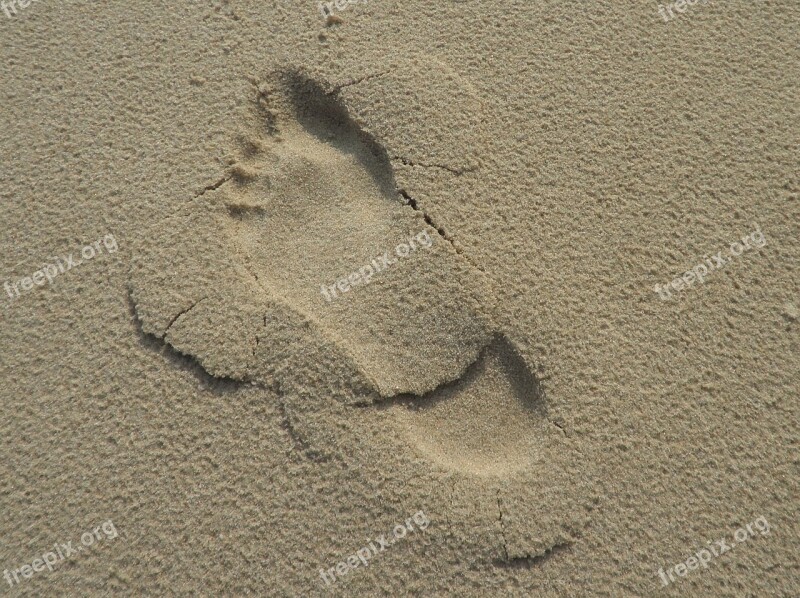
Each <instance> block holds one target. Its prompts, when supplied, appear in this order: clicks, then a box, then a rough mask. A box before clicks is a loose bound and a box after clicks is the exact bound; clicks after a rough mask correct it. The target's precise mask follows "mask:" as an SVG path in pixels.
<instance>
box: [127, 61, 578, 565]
mask: <svg viewBox="0 0 800 598" xmlns="http://www.w3.org/2000/svg"><path fill="white" fill-rule="evenodd" d="M428 62H429V64H428V66H427V67H426V68H427V70H425V69H423V71H424V72H427V76H428V77H430V78H431V82H430V83H429V85H428V86H425V87H424V88H422V89H417V90H416V91H415V93H413V94H411V93H408V94H397V92H396V91H394V90H397V89H409V88H413V87H414V85H415V84H416V82H417V81H416V77H419V73H420V72H421V71H420V67H419V65H414V66H413V68H412V66H411V65H403V64H399V65H395V67H394V68H393V69H389V70H388V71H387V72H383V73H373V74H367V75H364V76H362V77H360V78H357V79H349V80H342V81H338V82H331V81H328V80H327V79H325V77H323V76H321V75H319V74H311V73H309V72H308V71H304V70H293V71H290V72H288V73H286V72H285V73H282V74H280V75H277V76H273V77H271V78H269V79H267V82H266V83H261V84H257V92H256V94H255V95H256V97H257V100H256V102H254V108H253V115H252V116H253V119H252V123H251V124H250V125H249V126H247V127H246V128H245V132H244V133H243V135H242V136H241V139H240V144H239V148H238V150H237V151H238V155H237V158H236V159H235V161H234V163H233V164H232V165H231V168H230V170H229V173H228V174H227V176H226V177H225V178H224V179H222V180H220V181H218V182H217V183H215V184H213V185H209V186H208V187H207V188H206V189H205V190H203V191H202V192H200V193H198V194H197V196H196V197H195V198H194V199H193V201H192V202H191V204H190V205H189V206H187V207H185V208H184V209H183V210H181V211H180V212H179V213H177V214H176V215H174V216H173V217H171V218H169V219H168V220H166V221H164V222H159V223H156V224H155V225H154V227H153V230H152V231H151V234H150V235H148V241H147V243H146V245H145V246H144V247H143V248H142V251H141V252H140V253H139V257H138V258H137V259H136V260H135V262H134V263H133V264H132V267H131V272H130V295H131V299H132V302H133V304H134V307H135V310H136V316H137V319H138V321H139V322H140V324H141V327H142V330H143V331H144V332H145V333H147V334H151V335H154V336H156V337H158V338H161V339H163V341H164V342H166V343H167V344H169V345H170V346H172V347H173V348H174V349H176V350H177V351H179V352H180V353H183V354H184V355H187V356H189V357H191V358H193V359H194V360H196V361H197V362H198V363H199V364H200V365H201V366H202V367H203V368H204V369H205V370H206V371H207V372H208V373H209V374H211V375H212V376H215V377H220V378H231V379H234V380H240V381H250V382H254V383H259V384H263V385H265V386H271V387H272V388H275V389H278V390H279V391H280V394H282V395H284V396H293V397H294V399H293V400H294V401H295V404H294V405H292V404H289V403H287V406H286V411H287V413H288V414H289V416H290V417H292V418H294V420H295V421H294V424H293V425H294V426H295V427H296V428H297V430H299V431H300V432H301V433H303V434H304V435H305V437H306V440H307V441H308V442H309V443H310V444H314V445H317V446H324V445H325V444H326V443H327V444H330V434H331V430H330V427H329V426H328V427H326V424H328V423H329V422H328V421H327V419H326V418H319V417H313V416H308V414H309V413H310V412H309V409H308V408H307V407H305V406H304V405H303V401H304V400H306V399H308V400H311V397H313V396H315V395H326V396H334V397H336V398H337V399H338V400H340V401H341V402H342V403H343V404H344V405H349V406H356V405H357V406H362V407H363V406H369V407H370V408H371V414H370V416H369V417H381V416H383V417H384V419H386V417H387V412H389V418H388V421H390V422H391V425H392V426H393V427H394V429H395V431H396V432H397V436H398V437H404V438H405V439H406V441H407V442H408V445H409V447H410V448H411V450H413V451H416V452H417V453H418V454H422V455H425V456H426V458H427V459H428V460H429V461H430V462H431V463H434V464H436V465H437V466H438V467H441V468H444V469H445V470H448V471H452V472H458V473H460V474H464V475H466V476H473V477H476V478H500V479H503V478H508V477H509V476H512V474H516V473H518V472H521V471H524V470H526V468H527V469H529V470H530V468H531V467H532V466H534V465H535V464H537V463H542V462H544V461H545V460H547V459H548V458H551V457H552V455H553V452H552V451H551V450H550V448H552V446H554V443H557V441H558V439H562V438H563V431H561V430H560V429H558V428H557V427H556V426H554V425H553V423H552V422H550V421H549V420H548V418H547V409H546V405H545V401H544V396H543V394H542V392H541V388H540V385H539V383H538V381H537V380H536V378H535V376H534V374H533V373H532V370H531V368H530V367H529V366H528V364H527V363H526V361H525V359H524V358H523V357H522V354H521V353H520V351H518V350H517V349H516V348H515V347H514V346H512V344H511V343H510V342H509V341H508V340H506V339H505V338H504V337H503V336H502V335H499V334H498V333H497V332H496V326H495V325H494V323H493V322H494V321H495V317H494V310H495V306H494V303H493V302H494V293H493V291H492V287H491V283H490V281H489V278H488V277H487V276H486V275H485V274H484V273H483V272H481V271H480V270H479V269H477V268H476V267H474V266H473V265H472V264H471V263H470V262H469V261H468V259H467V252H465V251H464V250H463V248H461V247H460V246H459V245H458V242H457V239H454V238H453V237H452V236H451V233H452V231H449V230H448V227H447V226H444V225H443V223H442V222H439V221H437V213H435V212H434V213H433V214H432V213H431V212H430V211H428V210H427V209H426V208H429V207H434V208H435V206H434V205H433V204H435V201H434V200H432V199H431V196H429V195H428V194H426V193H421V194H418V193H417V192H416V191H412V192H411V193H410V192H409V189H411V190H415V189H418V188H424V184H420V183H419V181H420V180H423V181H424V180H425V179H426V178H427V177H430V176H439V177H449V178H450V180H451V181H456V180H457V179H458V178H460V177H462V176H467V175H468V174H469V173H471V172H472V171H474V170H475V169H477V168H478V167H479V165H480V157H479V156H477V155H476V154H475V152H476V151H477V150H476V148H479V147H480V140H479V138H477V136H479V135H480V132H479V131H480V124H481V120H482V119H481V110H482V106H481V103H480V102H479V101H478V100H477V99H476V95H475V94H474V93H473V92H472V91H471V89H470V88H469V86H468V85H466V84H465V83H464V82H463V80H461V79H460V78H459V77H458V76H456V75H455V74H454V73H452V71H450V70H449V69H447V68H446V67H445V66H444V65H439V64H430V61H428ZM451 88H452V89H451ZM425 89H431V90H434V91H435V93H433V94H432V95H431V98H432V99H427V98H426V95H425V94H426V92H425ZM392 93H395V94H396V95H395V96H391V97H393V100H394V101H392V102H386V101H385V98H386V95H387V94H392ZM428 122H429V123H435V126H436V127H438V129H434V128H433V127H428V128H426V123H428ZM420 123H421V124H420ZM408 131H412V132H413V134H409V133H408ZM417 174H418V175H419V177H420V178H419V179H416V178H415V177H416V175H417ZM426 204H430V205H426ZM415 241H416V244H415ZM401 244H403V245H402V246H403V247H405V248H406V249H407V250H405V249H404V250H401V252H400V253H398V248H399V247H400V246H401ZM412 246H413V247H412ZM164 254H167V255H168V256H169V259H168V262H169V263H171V264H172V268H171V269H170V270H169V271H165V270H163V269H161V268H159V267H158V264H163V263H165V259H164ZM380 256H388V258H389V259H390V260H392V261H391V263H390V264H389V263H387V262H386V260H380ZM376 259H378V260H379V261H383V265H384V266H385V267H382V268H378V267H377V266H378V263H377V262H376V261H375V260H376ZM369 264H371V265H372V266H374V267H373V270H374V272H373V273H372V274H371V275H370V277H369V278H370V280H369V282H368V284H367V283H365V282H364V280H361V281H359V279H358V277H356V278H353V279H350V278H349V275H350V274H352V273H354V272H362V274H363V272H366V271H363V270H362V268H363V267H364V266H366V265H369ZM345 278H347V279H348V284H344V285H342V286H339V281H342V280H343V279H345ZM349 283H352V284H349ZM331 287H334V289H333V290H331ZM342 287H347V290H344V289H343V288H342ZM323 289H328V292H327V293H326V292H324V291H323ZM337 289H338V291H337V294H336V295H335V296H332V295H333V293H334V291H336V290H337ZM304 413H305V415H303V414H304ZM362 413H363V412H362ZM543 471H544V470H543ZM549 471H550V470H547V475H549ZM553 483H555V482H553ZM559 483H560V482H559ZM524 508H532V507H530V505H527V506H526V505H523V506H520V507H519V509H520V510H519V512H522V510H523V509H524ZM506 519H507V521H510V520H509V519H508V517H507V518H506ZM520 522H521V524H524V518H523V519H520ZM506 525H510V523H507V524H506ZM521 529H522V528H521ZM501 531H502V530H501ZM510 533H511V532H510V531H509V530H508V529H507V530H505V531H503V536H504V538H503V545H504V550H505V552H506V557H508V556H509V554H511V553H509V549H508V545H510V540H509V539H508V537H509V534H510ZM520 545H521V546H522V548H520V554H530V553H531V551H530V550H528V549H527V548H525V547H526V546H528V547H529V546H530V545H531V543H530V542H528V541H527V540H525V541H522V540H521V541H520ZM550 545H551V544H548V545H546V546H544V548H543V550H544V549H547V547H548V546H550ZM526 550H527V552H526ZM512 556H513V555H512Z"/></svg>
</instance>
